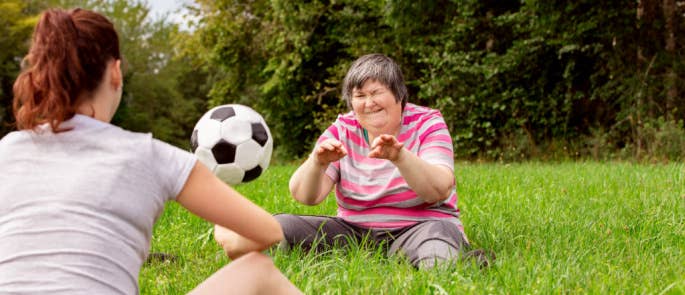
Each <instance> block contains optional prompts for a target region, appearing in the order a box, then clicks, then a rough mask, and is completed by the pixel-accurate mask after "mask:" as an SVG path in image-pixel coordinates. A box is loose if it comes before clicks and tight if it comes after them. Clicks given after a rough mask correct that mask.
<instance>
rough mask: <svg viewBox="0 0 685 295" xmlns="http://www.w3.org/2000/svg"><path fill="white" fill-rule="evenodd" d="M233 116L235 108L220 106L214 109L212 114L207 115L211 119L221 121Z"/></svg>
mask: <svg viewBox="0 0 685 295" xmlns="http://www.w3.org/2000/svg"><path fill="white" fill-rule="evenodd" d="M233 116H235V110H233V107H220V108H218V109H216V110H214V111H213V112H212V115H211V116H209V118H210V119H212V120H217V121H219V122H223V121H224V120H226V119H228V118H230V117H233Z"/></svg>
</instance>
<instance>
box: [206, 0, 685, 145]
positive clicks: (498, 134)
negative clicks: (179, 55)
mask: <svg viewBox="0 0 685 295" xmlns="http://www.w3.org/2000/svg"><path fill="white" fill-rule="evenodd" d="M199 2H200V3H201V6H202V9H201V10H199V11H198V16H199V17H200V18H201V21H200V26H199V30H198V32H197V33H198V34H200V35H201V36H202V37H201V38H199V39H200V40H203V42H200V44H199V45H200V46H197V47H202V48H203V49H200V50H204V51H205V52H209V54H208V55H207V59H208V60H209V61H210V63H211V64H212V65H213V66H215V67H218V68H219V69H220V70H219V73H218V75H216V76H215V78H216V80H215V82H216V83H215V84H214V86H213V87H212V91H211V94H210V96H211V97H212V101H211V103H212V104H220V103H227V102H239V103H246V104H249V105H252V106H253V107H255V108H256V109H257V110H258V111H260V112H262V113H264V114H266V116H267V121H268V122H269V124H270V125H271V126H272V129H273V130H272V131H273V133H275V134H274V135H275V138H276V143H277V144H278V145H279V148H280V149H281V152H282V153H283V154H284V155H286V156H294V155H301V154H303V153H305V152H307V151H308V150H309V149H308V147H309V146H310V144H311V142H312V140H313V139H314V138H315V137H316V136H317V135H318V134H319V132H320V131H321V130H323V129H324V128H325V127H327V125H328V124H329V123H330V121H332V119H333V118H335V115H336V114H338V113H340V112H344V111H346V109H345V106H344V105H343V104H342V103H341V102H340V100H339V86H340V82H341V80H342V78H343V76H344V74H345V71H346V69H347V67H348V66H349V63H350V62H351V61H352V60H354V59H355V58H356V57H358V56H360V55H362V54H366V53H371V52H382V53H385V54H387V55H389V56H391V57H392V58H394V59H395V60H397V61H398V62H399V63H400V64H401V65H402V67H403V71H404V73H405V78H406V80H407V84H408V86H409V88H410V94H411V97H410V101H412V102H415V103H418V104H423V105H428V106H432V107H437V108H439V109H440V110H441V111H442V113H443V115H444V116H445V119H446V121H447V123H448V125H449V127H450V130H451V132H452V135H453V138H454V144H455V148H456V154H457V156H458V157H466V158H470V157H486V158H493V159H496V158H502V155H504V154H506V153H507V151H508V150H512V149H514V150H517V151H518V152H517V153H518V154H522V155H524V158H531V157H539V155H540V154H544V152H543V151H544V150H545V148H547V147H549V146H553V145H555V144H554V143H555V142H577V141H582V142H591V141H592V140H593V138H595V134H596V130H604V131H603V132H605V133H607V134H609V135H608V137H611V138H612V139H613V140H606V141H605V143H606V144H609V145H610V146H608V147H606V148H608V149H612V150H614V151H616V150H620V149H623V148H624V147H625V146H630V145H634V144H636V143H640V142H642V141H644V140H645V139H644V138H639V137H635V134H636V132H635V130H637V129H638V128H643V126H642V125H643V124H644V123H643V122H642V119H644V118H652V119H655V118H657V117H659V116H663V117H664V118H665V119H667V120H673V119H678V118H681V119H682V118H683V116H684V115H685V106H684V105H683V103H682V102H681V101H682V99H680V100H678V99H676V98H677V97H678V96H677V95H679V93H682V90H683V86H682V84H683V83H682V80H681V78H680V77H683V74H685V73H683V72H682V70H683V68H685V66H683V65H685V64H683V62H682V61H680V60H679V59H678V58H677V56H678V54H681V53H682V48H683V47H682V46H680V45H678V46H677V47H676V49H675V50H671V51H670V52H667V51H666V50H665V48H664V45H663V43H662V42H654V39H649V38H644V39H641V38H639V37H640V36H646V37H650V38H652V37H653V38H658V39H659V40H664V36H663V35H662V33H661V31H663V30H664V22H665V19H666V16H665V15H661V14H659V13H656V14H650V15H649V16H650V18H647V17H643V18H641V19H638V18H636V17H635V15H636V10H637V7H636V6H635V2H634V1H614V2H606V3H600V4H598V3H596V1H589V0H584V1H575V2H573V3H570V2H562V1H551V2H550V1H514V0H510V1H447V0H445V1H390V0H388V1H364V2H360V1H345V0H343V1H310V2H306V3H294V2H289V1H266V0H262V1H199ZM645 2H649V3H651V4H650V5H652V6H654V5H656V6H657V7H658V6H659V5H661V4H659V3H656V2H654V1H645ZM674 20H676V21H678V20H682V15H681V14H678V16H677V17H675V18H674ZM677 23H678V24H680V23H683V22H677ZM682 29H683V28H682V26H677V27H675V29H673V31H674V32H676V33H677V32H681V31H682ZM678 36H679V35H678ZM636 37H638V39H637V40H636ZM676 41H677V42H682V40H680V39H679V40H676ZM678 44H680V43H678ZM640 58H641V59H643V60H645V59H646V60H647V61H649V59H652V60H653V62H652V63H648V62H638V60H639V59H640ZM674 77H675V78H674ZM664 80H667V81H670V82H669V83H663V81H664ZM669 91H670V92H669ZM674 91H675V92H674ZM678 91H680V92H678ZM669 93H670V95H671V96H670V97H667V98H666V101H667V102H668V103H666V104H665V105H664V106H665V108H664V107H659V106H658V101H659V100H660V98H659V97H662V98H663V97H666V96H667V95H668V94H669ZM674 93H675V95H676V96H673V94H674ZM680 96H682V95H680ZM636 102H641V103H636ZM637 117H640V118H641V119H640V120H637V119H636V118H637ZM630 118H633V119H634V120H633V121H632V123H631V121H630ZM638 121H639V122H638ZM303 142H304V143H306V144H304V145H303V144H302V143H303ZM562 145H563V146H565V147H568V148H575V147H576V146H578V147H579V148H580V149H583V146H584V145H568V144H562Z"/></svg>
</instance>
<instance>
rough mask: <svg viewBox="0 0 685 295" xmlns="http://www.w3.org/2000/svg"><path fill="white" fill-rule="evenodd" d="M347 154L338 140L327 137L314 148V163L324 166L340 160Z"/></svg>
mask: <svg viewBox="0 0 685 295" xmlns="http://www.w3.org/2000/svg"><path fill="white" fill-rule="evenodd" d="M346 155H347V149H345V146H344V145H343V144H342V143H341V142H340V141H338V140H336V139H333V138H329V139H326V140H324V141H322V142H321V143H320V144H319V145H318V146H317V147H316V149H314V159H315V160H316V163H317V164H319V165H321V166H324V165H328V164H329V163H331V162H335V161H337V160H340V159H341V158H342V157H344V156H346Z"/></svg>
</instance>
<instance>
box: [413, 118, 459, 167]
mask: <svg viewBox="0 0 685 295" xmlns="http://www.w3.org/2000/svg"><path fill="white" fill-rule="evenodd" d="M422 121H423V122H422V123H421V125H420V127H419V129H418V132H419V142H420V146H419V152H418V156H419V157H420V158H421V159H423V160H424V161H426V162H428V163H431V164H438V165H443V166H446V167H448V168H450V170H452V171H454V150H453V147H452V137H451V136H450V133H449V131H448V130H447V124H446V123H445V120H444V119H443V117H442V114H440V112H439V111H437V110H436V111H434V112H431V113H430V114H429V115H427V116H426V117H425V118H424V119H422Z"/></svg>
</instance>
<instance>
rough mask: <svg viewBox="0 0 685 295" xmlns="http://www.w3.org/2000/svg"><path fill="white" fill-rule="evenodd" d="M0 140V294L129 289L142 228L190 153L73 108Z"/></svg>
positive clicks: (147, 233) (145, 231)
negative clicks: (59, 118)
mask: <svg viewBox="0 0 685 295" xmlns="http://www.w3.org/2000/svg"><path fill="white" fill-rule="evenodd" d="M62 126H63V127H73V129H72V130H70V131H66V132H62V133H57V134H54V133H52V132H50V131H49V128H48V127H47V126H41V127H40V128H39V131H37V132H33V131H17V132H12V133H10V134H8V135H7V136H5V137H4V138H2V140H0V294H6V293H11V294H16V293H19V294H21V293H26V294H41V293H42V294H137V293H138V292H139V290H138V274H139V271H140V268H141V265H142V263H143V261H144V260H145V258H146V257H147V255H148V252H149V247H150V237H151V235H152V228H153V224H154V222H155V221H156V220H157V217H158V216H159V214H160V213H161V212H162V210H163V208H164V203H165V202H166V201H168V200H173V199H174V198H175V197H176V196H177V195H178V194H179V192H180V191H181V189H182V188H183V186H184V185H185V182H186V180H187V178H188V175H189V174H190V171H191V169H192V167H193V166H194V165H195V162H196V159H195V157H194V156H193V155H192V154H190V153H189V152H187V151H183V150H181V149H179V148H176V147H173V146H171V145H169V144H166V143H163V142H161V141H159V140H156V139H153V138H152V136H151V135H150V134H142V133H134V132H129V131H126V130H123V129H121V128H119V127H116V126H114V125H111V124H107V123H104V122H101V121H97V120H95V119H92V118H90V117H86V116H82V115H76V116H75V117H74V118H72V119H71V120H68V121H66V122H64V123H63V125H62Z"/></svg>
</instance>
